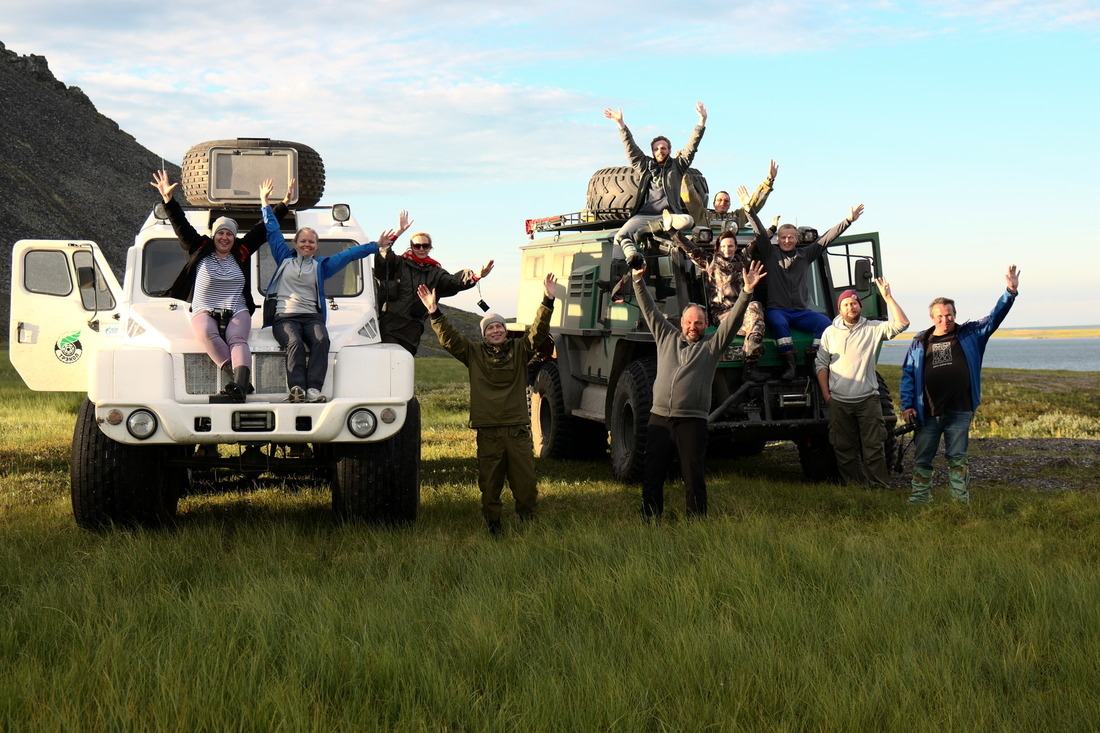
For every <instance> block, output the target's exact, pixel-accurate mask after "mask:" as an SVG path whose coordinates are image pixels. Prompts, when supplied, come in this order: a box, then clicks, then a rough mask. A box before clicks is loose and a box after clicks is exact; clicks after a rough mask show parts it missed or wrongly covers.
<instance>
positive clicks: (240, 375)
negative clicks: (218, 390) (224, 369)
mask: <svg viewBox="0 0 1100 733" xmlns="http://www.w3.org/2000/svg"><path fill="white" fill-rule="evenodd" d="M251 376H252V370H251V369H249V368H248V367H246V366H239V367H236V368H234V369H233V381H232V382H230V383H228V384H227V385H225V393H226V394H227V395H229V396H230V398H231V399H232V400H233V401H234V402H244V396H245V395H246V394H251V393H252V392H253V389H252V385H251V384H250V383H249V379H250V378H251Z"/></svg>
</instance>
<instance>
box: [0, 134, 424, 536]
mask: <svg viewBox="0 0 1100 733" xmlns="http://www.w3.org/2000/svg"><path fill="white" fill-rule="evenodd" d="M291 177H295V178H298V179H299V191H300V192H301V193H300V194H299V196H298V200H297V202H294V201H292V202H291V210H290V212H289V213H288V214H287V215H286V217H285V218H284V219H283V222H282V227H283V229H284V231H286V232H287V239H288V240H289V239H291V238H293V233H294V232H295V231H296V230H297V229H299V228H301V227H307V226H308V227H312V228H313V229H315V230H316V231H317V232H318V234H319V237H320V242H319V248H318V253H317V254H318V256H325V255H331V254H334V253H336V252H340V251H342V250H344V249H346V248H348V247H352V246H355V245H358V244H364V243H366V242H369V241H371V238H370V237H368V236H367V234H366V232H365V231H364V230H363V228H362V227H361V226H360V225H359V223H358V222H356V220H355V218H354V217H352V216H351V211H350V208H349V207H347V206H346V205H343V204H337V205H334V206H315V204H316V203H317V201H318V200H319V199H320V196H321V193H322V191H323V188H324V169H323V167H322V166H321V162H320V157H319V156H318V155H317V154H316V152H314V151H313V150H312V149H310V148H308V147H306V146H304V145H299V144H297V143H287V142H282V141H271V140H266V139H241V140H225V141H214V142H210V143H204V144H201V145H198V146H195V147H194V148H192V149H191V151H190V152H189V153H188V155H187V157H186V158H185V160H184V169H183V183H184V186H183V187H184V191H185V193H186V195H187V197H188V200H189V201H190V203H191V204H193V205H195V208H187V210H186V215H187V218H188V220H189V221H190V222H191V224H192V225H193V226H194V227H195V229H196V230H198V231H199V232H208V231H209V229H210V224H211V223H212V222H213V221H214V220H215V219H217V218H218V217H219V216H230V217H232V218H234V219H236V220H237V221H238V222H239V224H240V229H241V232H242V234H243V232H245V231H247V230H248V229H249V228H251V227H252V226H253V225H254V224H256V223H257V222H258V221H259V220H260V210H259V205H258V201H259V192H258V189H257V186H258V182H259V181H262V180H263V179H265V178H272V179H274V180H275V181H284V182H285V181H287V180H288V179H289V178H291ZM151 198H152V197H151ZM379 228H381V227H379ZM185 260H186V253H185V252H184V251H183V250H182V249H181V247H180V245H179V242H178V240H177V239H176V237H175V235H174V233H173V231H172V227H171V225H170V224H169V222H168V221H167V215H166V214H165V212H164V210H163V208H162V207H161V206H158V207H157V208H155V209H154V210H153V213H151V214H150V215H149V216H148V217H147V218H146V220H145V222H144V224H142V226H141V229H140V231H139V232H138V233H137V236H136V237H135V238H134V245H133V246H132V247H131V248H130V250H129V252H128V255H127V258H126V273H125V278H124V279H123V284H122V287H119V285H118V282H117V280H116V279H115V276H114V275H113V274H112V272H111V269H110V267H109V266H108V265H107V263H106V260H105V259H104V257H103V255H102V253H101V252H100V250H99V248H98V247H97V246H96V244H95V243H94V242H87V241H66V240H56V241H42V240H22V241H19V242H17V243H16V244H15V247H14V248H13V250H12V288H11V293H12V296H11V298H12V303H11V325H10V332H9V336H10V352H11V361H12V364H13V365H14V366H15V368H16V369H17V370H18V371H19V374H20V375H21V376H22V378H23V380H24V381H25V382H26V383H27V386H29V387H30V388H31V389H35V390H49V391H77V392H87V399H85V400H84V403H83V405H82V406H81V408H80V412H79V414H78V416H77V421H76V429H75V431H74V433H73V446H72V502H73V514H74V515H75V517H76V521H77V523H78V524H79V525H80V526H82V527H88V528H95V527H102V526H105V525H110V524H138V525H147V526H156V525H160V524H163V523H165V522H168V521H171V520H172V519H173V518H174V517H175V516H176V507H177V503H178V501H179V498H180V496H181V495H182V494H184V493H185V492H186V491H187V489H188V486H189V482H190V477H191V472H192V471H193V470H200V469H213V468H221V469H232V470H235V471H242V472H245V473H261V472H264V471H275V472H284V471H285V472H297V471H303V472H305V471H308V472H312V473H314V475H320V476H322V477H328V478H329V479H330V480H331V484H332V505H333V509H334V510H335V512H336V513H337V515H338V516H341V517H345V518H360V519H366V520H371V521H381V522H391V523H404V522H411V521H413V520H414V519H415V518H416V516H417V514H418V512H419V507H420V406H419V403H418V402H417V400H416V398H415V397H414V396H413V370H414V367H413V359H412V357H411V356H410V355H409V353H408V352H407V351H405V350H404V349H403V348H401V347H400V346H395V345H390V344H382V343H380V341H379V329H378V306H377V302H376V297H375V284H374V277H373V272H372V267H373V262H374V258H373V256H372V257H368V258H366V259H364V260H359V261H356V262H353V263H352V264H351V265H349V266H348V267H346V268H345V269H344V270H342V271H341V272H340V273H338V274H337V275H335V276H334V277H332V278H330V279H329V280H328V281H327V282H326V283H325V292H326V295H327V303H326V304H325V307H327V308H328V330H329V334H330V338H331V349H330V352H329V354H328V357H327V358H328V359H329V370H328V376H327V378H326V382H325V386H324V389H323V392H324V394H325V395H326V397H327V398H328V399H327V401H326V402H323V403H290V402H284V399H285V398H286V396H287V384H286V362H285V354H284V352H283V351H282V350H281V349H280V347H279V345H278V344H277V343H276V341H275V339H274V337H273V336H272V334H271V329H270V328H268V329H262V328H261V318H262V312H261V311H262V309H257V311H256V313H255V314H254V315H253V321H252V334H251V338H250V342H249V343H250V344H251V348H252V353H253V357H252V358H253V364H252V380H253V384H254V386H255V392H254V393H252V394H250V395H248V397H247V400H246V401H245V402H244V403H243V404H235V403H232V402H226V401H224V400H220V399H217V398H216V397H215V398H212V395H216V393H218V391H219V390H220V389H222V387H223V386H224V385H223V380H224V376H223V375H222V374H221V373H220V372H219V370H218V369H216V368H215V366H214V364H213V362H211V360H210V358H209V357H208V356H207V355H206V353H205V352H204V350H203V348H202V345H201V344H200V343H199V342H198V341H197V340H196V339H195V337H194V336H193V334H192V331H191V327H190V325H189V316H190V313H189V312H188V305H187V303H185V302H183V301H180V300H176V299H173V298H167V297H164V296H161V295H158V294H159V293H163V292H164V291H165V290H166V289H167V288H168V286H169V285H171V283H172V281H173V279H174V278H175V277H176V275H177V274H178V273H179V271H180V269H181V267H182V266H183V264H184V262H185ZM250 264H251V267H253V268H254V269H253V272H252V284H253V288H254V290H255V292H253V298H254V300H255V301H256V302H257V303H262V302H263V296H264V289H265V288H266V285H267V283H268V281H269V280H270V279H271V275H272V273H273V272H274V269H275V268H274V262H273V260H272V257H271V255H270V253H269V252H268V248H267V247H263V248H261V250H260V252H259V253H258V254H257V256H255V257H253V258H252V259H251V262H250ZM227 444H228V445H229V446H230V447H229V448H228V449H222V450H221V451H219V450H217V448H216V446H218V445H227ZM229 453H232V454H233V455H231V456H230V455H226V454H229Z"/></svg>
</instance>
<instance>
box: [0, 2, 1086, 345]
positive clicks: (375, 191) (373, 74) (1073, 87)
mask: <svg viewBox="0 0 1100 733" xmlns="http://www.w3.org/2000/svg"><path fill="white" fill-rule="evenodd" d="M215 7H216V6H214V5H211V4H209V3H197V2H193V1H192V0H178V1H177V2H173V3H148V2H138V1H136V0H133V1H131V0H102V2H98V3H88V2H86V0H79V1H69V0H40V1H38V2H28V1H27V0H14V2H8V3H6V4H5V12H4V13H3V14H2V15H0V42H3V43H4V44H5V45H6V46H7V48H8V49H10V50H12V51H15V52H16V53H19V54H37V55H41V56H45V57H46V58H47V59H48V61H49V65H50V69H51V70H52V71H53V73H54V75H55V76H56V77H57V78H58V79H60V80H61V81H63V82H64V83H66V84H68V85H70V86H76V87H80V88H81V89H82V90H83V91H84V92H85V93H86V94H87V95H88V97H89V98H90V99H91V100H92V101H93V103H94V104H95V105H96V107H97V109H98V110H99V111H100V112H101V113H103V114H104V115H106V116H107V117H110V118H111V119H113V120H115V121H116V122H117V123H118V124H119V125H120V126H121V127H122V129H123V130H125V131H127V132H128V133H130V134H131V135H133V136H134V137H135V138H136V139H137V140H138V142H140V143H141V144H142V145H144V146H145V147H147V148H148V149H150V150H151V151H153V152H154V153H157V154H159V155H161V156H163V157H164V158H165V159H166V160H171V161H173V162H175V163H177V164H178V163H179V162H180V161H181V160H182V158H183V155H184V153H185V152H186V151H187V149H188V148H190V147H191V146H192V145H194V144H196V143H198V142H202V141H205V140H213V139H225V138H236V137H269V138H273V139H285V140H295V141H298V142H302V143H305V144H307V145H309V146H311V147H313V148H314V149H316V150H317V151H318V152H319V153H320V154H321V155H322V157H323V158H324V160H325V167H326V172H327V182H326V189H325V195H324V197H323V199H322V203H327V204H331V203H337V202H343V203H348V204H350V205H351V207H352V210H353V212H354V213H355V215H356V217H357V218H358V219H359V221H360V222H361V223H364V224H365V228H366V229H367V230H368V231H374V230H375V229H377V230H379V231H381V230H382V229H383V228H388V227H390V226H393V225H395V224H396V221H397V212H398V211H399V210H401V209H408V210H409V211H410V213H411V216H412V218H413V219H414V225H413V230H414V231H417V230H424V231H427V232H430V233H431V234H432V238H433V241H434V243H435V249H434V250H433V253H432V254H433V256H434V257H435V258H436V259H437V260H439V261H440V262H441V263H442V264H443V266H444V267H445V268H446V269H448V270H451V271H455V270H458V269H461V268H463V267H470V268H472V269H474V270H478V269H480V267H481V265H482V264H484V263H485V262H486V261H487V260H489V259H493V260H495V262H496V269H495V270H494V271H493V273H492V274H491V275H490V276H489V277H487V278H486V279H485V280H483V281H482V290H481V293H480V294H479V293H478V291H477V290H472V291H469V292H467V293H464V294H461V295H459V296H457V297H455V298H453V299H452V300H451V301H450V302H451V303H452V304H454V305H456V306H458V307H462V308H466V309H468V310H476V308H475V306H474V303H475V302H476V301H477V300H478V298H479V297H484V299H485V300H486V301H488V302H489V304H490V305H491V306H492V307H493V309H494V310H497V311H499V312H501V313H503V314H504V315H506V316H513V315H515V308H516V283H517V282H518V278H519V271H520V270H519V262H520V252H519V249H518V248H519V247H520V246H521V245H523V244H525V243H526V242H527V238H526V235H525V233H524V221H525V220H526V219H529V218H538V217H546V216H552V215H555V214H561V213H567V212H574V211H579V210H580V209H582V208H584V206H585V191H586V187H587V184H588V179H589V178H590V176H591V175H592V173H593V172H594V171H595V170H597V169H598V168H602V167H606V166H611V165H625V164H626V159H625V155H624V152H623V149H622V145H621V143H620V141H619V137H618V134H617V132H616V128H615V125H614V123H613V122H611V121H609V120H607V119H605V118H604V116H603V110H604V108H606V107H615V108H621V109H622V111H623V115H624V121H625V122H626V123H627V125H628V126H629V127H630V129H631V131H632V132H633V133H634V135H635V138H636V139H637V140H639V141H641V142H642V145H643V147H644V145H645V142H647V141H648V140H649V139H650V138H652V137H653V136H654V135H657V134H664V135H667V136H668V137H669V138H670V139H671V140H672V145H673V148H674V149H678V148H679V147H680V146H682V145H683V144H685V143H686V141H687V137H688V134H689V133H690V132H691V129H692V127H693V126H694V125H695V123H696V121H697V119H698V118H697V115H696V114H695V112H694V109H693V108H694V105H695V103H696V102H697V101H702V102H703V103H704V104H705V105H706V107H707V111H708V113H709V118H708V120H707V130H706V134H705V136H704V138H703V141H702V143H701V145H700V147H699V152H698V154H697V156H696V158H695V164H694V165H695V167H696V168H698V169H699V170H700V171H702V173H703V174H704V175H705V176H706V178H707V180H708V183H709V185H710V190H711V191H712V192H715V191H717V190H719V189H727V190H730V191H733V190H734V189H735V188H736V187H737V186H738V185H742V184H743V185H745V186H747V187H748V188H749V189H750V190H752V189H753V188H754V187H755V186H756V185H757V184H758V183H759V182H760V180H761V179H762V178H763V177H764V175H765V174H766V171H767V166H768V161H769V159H771V158H774V159H775V160H776V161H777V162H778V163H779V176H778V178H777V179H776V184H775V192H774V193H773V194H772V196H771V198H770V199H769V201H768V205H767V207H766V208H765V209H764V211H763V212H762V214H761V216H762V218H764V219H765V220H767V219H769V218H770V217H771V216H773V215H775V214H779V215H780V216H781V217H782V221H785V222H792V223H795V224H799V225H810V226H814V227H816V228H818V229H819V230H822V231H824V230H825V229H827V228H829V227H830V226H832V225H833V224H835V223H837V222H838V221H840V220H841V219H842V218H843V217H844V216H846V215H847V213H848V211H849V208H850V207H851V206H853V205H855V204H858V203H863V204H864V205H865V206H866V213H865V214H864V216H863V217H862V218H861V219H860V220H859V221H858V222H856V224H855V225H854V226H853V227H852V229H851V230H850V232H866V231H877V232H879V234H880V237H881V242H882V248H883V261H884V269H885V275H886V277H887V279H889V281H890V282H891V285H892V288H893V292H894V295H895V297H896V298H897V299H898V301H899V302H900V303H901V305H902V307H903V308H905V309H906V311H907V313H908V315H909V317H910V320H912V321H913V323H914V324H916V325H917V326H923V325H925V324H928V321H927V320H926V319H927V315H926V314H927V304H928V302H929V301H930V300H932V298H935V297H938V296H947V297H952V298H954V299H955V300H956V303H957V308H958V315H959V318H960V320H965V319H968V318H979V317H981V316H983V315H985V314H986V313H988V312H989V310H990V309H991V308H992V307H993V304H994V303H995V302H996V300H997V298H998V297H999V296H1000V294H1001V292H1002V290H1003V287H1004V273H1005V271H1006V270H1007V268H1008V265H1009V264H1016V265H1018V266H1019V267H1020V269H1021V279H1020V297H1019V299H1018V300H1017V302H1016V305H1015V306H1014V308H1013V310H1012V312H1011V313H1010V315H1009V316H1008V318H1007V319H1006V321H1005V323H1004V327H1006V328H1032V327H1040V326H1073V325H1097V324H1100V292H1098V289H1097V287H1096V283H1097V280H1098V279H1100V226H1097V225H1094V224H1092V223H1091V221H1090V220H1091V218H1092V216H1093V215H1095V214H1096V212H1097V210H1098V208H1100V206H1098V201H1100V145H1098V141H1097V137H1098V135H1097V131H1098V128H1100V125H1098V120H1100V0H988V1H986V0H967V1H965V2H963V1H959V2H953V1H946V0H926V1H923V2H921V1H914V2H890V1H888V0H884V1H880V2H842V1H840V2H838V1H835V0H830V1H827V2H817V1H813V0H783V1H778V2H767V3H762V2H741V1H740V0H734V1H732V2H724V3H716V2H709V1H708V0H699V1H697V2H694V3H691V4H689V5H670V4H668V3H655V2H650V0H639V1H638V2H635V3H632V4H631V5H630V7H631V9H632V10H631V12H630V13H626V12H624V11H623V10H622V8H623V7H624V6H623V5H622V4H621V3H592V2H583V3H582V2H576V0H559V1H558V2H554V3H545V2H529V3H524V2H519V3H511V4H505V3H500V2H485V1H483V0H452V2H449V3H446V4H444V3H438V2H432V3H429V2H424V0H404V1H403V2H396V1H393V0H384V1H381V2H379V1H372V0H366V1H364V2H360V3H358V4H354V5H353V4H351V3H345V2H332V1H331V0H316V1H315V2H312V3H308V4H305V5H303V4H294V5H293V6H292V7H285V8H284V7H281V6H279V5H277V4H271V3H257V2H250V1H245V2H235V3H233V4H232V8H233V12H232V13H231V14H226V16H225V17H219V15H218V14H217V13H215V12H214V9H215ZM227 7H228V6H227ZM0 114H2V112H0ZM150 173H151V172H150ZM146 183H147V182H145V181H139V182H135V185H139V186H145V185H146ZM150 193H151V197H150V202H151V203H150V206H152V203H153V201H154V197H153V195H152V194H153V192H152V191H151V189H150ZM1090 212H1092V213H1090ZM406 236H407V235H406ZM407 241H408V240H407V239H406V240H405V242H406V243H407ZM399 247H400V243H399Z"/></svg>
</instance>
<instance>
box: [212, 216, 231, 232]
mask: <svg viewBox="0 0 1100 733" xmlns="http://www.w3.org/2000/svg"><path fill="white" fill-rule="evenodd" d="M220 229H228V230H229V231H230V232H232V233H233V236H234V237H235V236H237V222H236V221H234V220H233V219H230V218H229V217H228V216H219V217H218V218H217V219H215V220H214V224H213V226H211V227H210V234H211V235H214V234H217V233H218V231H219V230H220Z"/></svg>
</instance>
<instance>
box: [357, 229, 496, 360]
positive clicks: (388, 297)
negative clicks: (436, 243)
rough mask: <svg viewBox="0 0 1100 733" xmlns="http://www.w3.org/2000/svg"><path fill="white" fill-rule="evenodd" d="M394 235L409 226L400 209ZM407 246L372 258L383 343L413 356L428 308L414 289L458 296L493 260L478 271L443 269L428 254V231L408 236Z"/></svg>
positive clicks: (382, 249) (487, 270)
mask: <svg viewBox="0 0 1100 733" xmlns="http://www.w3.org/2000/svg"><path fill="white" fill-rule="evenodd" d="M400 222H401V224H400V226H399V227H398V230H397V235H398V236H400V235H401V233H402V232H404V231H405V230H406V229H408V227H409V225H410V224H411V223H412V222H410V221H409V218H408V212H407V211H402V212H401V216H400ZM411 241H412V243H411V244H410V245H409V249H408V250H407V251H406V252H405V253H404V254H401V255H397V254H394V252H393V248H392V247H381V245H382V242H379V247H380V249H379V252H378V255H377V257H376V258H375V275H376V277H377V278H378V279H379V286H380V287H379V289H380V291H381V294H380V303H381V305H380V308H381V310H382V313H381V316H380V318H379V326H378V327H379V330H380V331H381V335H382V343H384V344H400V345H401V346H402V347H404V348H405V350H406V351H408V352H409V353H410V354H412V355H413V356H416V350H417V349H418V348H419V347H420V337H421V336H423V335H424V319H425V318H426V317H427V315H428V310H427V309H426V308H425V307H424V304H423V303H421V302H420V296H419V295H417V289H418V288H419V287H420V286H421V285H423V286H425V287H426V288H427V289H428V290H434V291H435V292H436V296H437V297H440V298H445V297H450V296H452V295H457V294H458V293H461V292H462V291H463V290H469V289H470V288H472V287H474V285H476V284H477V281H478V280H480V279H481V278H483V277H485V276H487V275H488V274H489V273H490V272H492V271H493V261H492V260H489V261H488V262H487V263H486V264H485V266H484V267H482V268H481V274H474V272H473V270H460V271H459V272H456V273H454V274H452V273H450V272H447V271H446V270H444V269H443V266H442V265H440V264H439V263H438V262H437V261H436V260H435V259H433V258H432V257H430V256H429V252H431V251H432V236H431V235H430V234H428V233H427V232H417V233H416V234H414V235H412V237H411Z"/></svg>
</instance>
